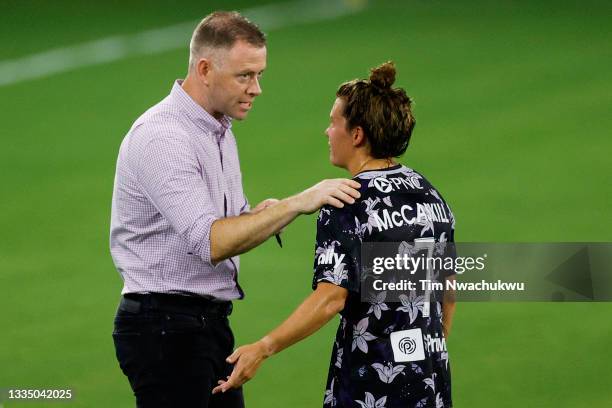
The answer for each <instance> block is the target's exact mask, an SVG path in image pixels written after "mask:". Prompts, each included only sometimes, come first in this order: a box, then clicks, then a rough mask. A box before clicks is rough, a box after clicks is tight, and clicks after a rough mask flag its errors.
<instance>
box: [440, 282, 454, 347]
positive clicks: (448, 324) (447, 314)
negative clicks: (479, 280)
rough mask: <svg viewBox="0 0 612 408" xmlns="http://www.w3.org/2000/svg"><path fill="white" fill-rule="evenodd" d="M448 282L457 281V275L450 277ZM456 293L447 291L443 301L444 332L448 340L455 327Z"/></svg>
mask: <svg viewBox="0 0 612 408" xmlns="http://www.w3.org/2000/svg"><path fill="white" fill-rule="evenodd" d="M446 280H453V281H454V280H455V275H451V276H448V277H447V278H446ZM455 307H456V301H455V291H454V290H452V289H450V290H448V289H447V290H445V291H444V296H443V299H442V330H443V331H444V337H446V338H448V336H449V335H450V332H451V328H452V326H453V315H454V314H455Z"/></svg>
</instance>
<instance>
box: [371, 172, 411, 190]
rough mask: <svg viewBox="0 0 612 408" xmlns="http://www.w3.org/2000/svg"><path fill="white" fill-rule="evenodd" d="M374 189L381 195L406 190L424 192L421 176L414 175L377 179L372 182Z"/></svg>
mask: <svg viewBox="0 0 612 408" xmlns="http://www.w3.org/2000/svg"><path fill="white" fill-rule="evenodd" d="M372 184H374V187H376V189H377V190H378V191H380V192H381V193H390V192H392V191H397V190H401V189H405V190H422V189H423V186H422V185H421V181H420V180H419V176H417V175H416V174H412V175H409V176H406V177H389V178H384V177H377V178H375V179H374V180H372Z"/></svg>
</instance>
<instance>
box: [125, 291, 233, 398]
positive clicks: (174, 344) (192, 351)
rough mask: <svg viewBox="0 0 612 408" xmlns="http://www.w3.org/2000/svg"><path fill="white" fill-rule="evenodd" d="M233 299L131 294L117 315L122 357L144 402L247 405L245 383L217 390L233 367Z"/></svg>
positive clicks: (131, 383) (130, 379) (137, 396)
mask: <svg viewBox="0 0 612 408" xmlns="http://www.w3.org/2000/svg"><path fill="white" fill-rule="evenodd" d="M229 313H231V303H229V302H227V303H221V304H218V303H213V302H210V301H205V300H203V299H195V298H188V297H185V296H179V295H160V294H152V295H125V296H124V297H123V298H122V300H121V303H120V305H119V309H118V311H117V316H116V317H115V328H114V331H113V340H114V342H115V350H116V353H117V360H118V361H119V365H120V367H121V370H122V371H123V373H124V374H125V375H126V376H127V377H128V379H129V381H130V385H131V386H132V390H133V391H134V395H135V396H136V406H137V407H139V408H161V407H164V408H166V407H167V408H218V407H223V408H242V407H244V400H243V396H242V389H237V390H231V391H228V392H226V393H221V394H215V395H212V393H211V392H212V389H213V388H214V387H215V386H216V385H217V381H218V380H219V379H221V378H223V379H225V378H226V377H227V376H228V375H229V374H230V373H231V369H232V367H231V366H230V365H229V364H228V363H226V362H225V358H226V357H227V356H229V355H230V354H231V353H232V350H233V347H234V336H233V334H232V331H231V329H230V327H229V321H228V319H227V315H228V314H229Z"/></svg>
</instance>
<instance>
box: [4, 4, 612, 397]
mask: <svg viewBox="0 0 612 408" xmlns="http://www.w3.org/2000/svg"><path fill="white" fill-rule="evenodd" d="M264 4H266V5H267V6H266V8H263V9H261V8H256V9H255V10H253V9H252V8H253V7H259V6H263V5H264ZM309 4H310V6H306V7H305V5H309ZM246 8H249V9H251V12H253V13H255V12H259V13H260V14H258V15H257V16H258V18H259V19H260V20H258V18H255V20H256V22H258V21H259V22H261V23H262V25H264V27H268V28H269V29H268V35H269V60H268V70H267V72H266V74H265V78H264V81H263V89H264V93H263V95H262V96H261V97H260V98H259V99H258V100H257V101H256V103H255V107H254V110H253V111H252V112H251V114H250V117H249V118H248V120H247V121H246V122H243V123H236V124H235V134H236V135H237V139H238V144H239V148H240V155H241V162H242V170H243V177H244V179H243V182H244V186H245V189H246V191H247V193H248V196H249V198H250V201H251V202H252V203H257V202H259V201H260V200H262V199H264V198H267V197H270V196H275V197H283V196H287V195H290V194H292V193H294V192H296V191H298V190H300V189H302V188H304V187H306V186H309V185H310V184H312V183H314V182H316V181H318V180H319V179H321V178H326V177H336V176H344V173H343V172H342V171H340V170H338V169H334V168H332V167H331V166H330V165H329V163H328V161H327V143H326V142H325V139H324V137H323V130H324V129H325V127H326V124H327V118H328V114H329V110H330V107H331V104H332V102H333V99H334V92H335V90H336V88H337V85H338V84H339V83H340V82H342V81H345V80H348V79H352V78H355V77H363V76H365V75H366V74H367V72H368V69H369V68H370V67H372V66H374V65H377V64H379V63H381V62H383V61H386V60H389V59H391V60H394V61H395V62H396V64H397V67H398V70H399V74H398V79H397V85H399V86H402V87H405V88H406V89H407V90H408V93H409V94H410V95H411V96H412V97H413V98H414V99H415V100H416V108H415V109H416V117H417V122H418V125H417V127H416V131H415V134H414V137H413V142H412V144H411V147H410V148H409V150H408V152H407V154H406V155H405V157H404V158H403V159H402V162H403V163H405V164H407V165H408V166H411V167H414V168H415V169H418V170H419V171H421V172H423V173H424V174H425V175H427V176H428V178H429V179H430V180H431V181H432V182H433V183H434V184H435V185H437V186H438V188H439V189H440V190H441V191H442V192H443V194H444V195H445V197H446V199H447V200H448V201H449V203H450V205H451V206H452V208H453V210H454V213H455V215H456V217H457V220H458V223H457V239H458V240H460V241H480V242H484V241H505V242H530V241H533V242H545V241H610V240H612V232H611V231H612V217H611V216H610V213H609V211H610V207H611V206H610V204H611V203H612V183H611V182H610V173H611V171H610V170H611V165H610V152H611V151H612V141H611V140H610V136H611V134H610V129H612V115H610V108H611V106H612V53H611V52H610V51H611V48H610V44H611V43H612V30H611V29H610V27H611V26H612V25H611V23H612V21H611V20H612V19H611V18H610V16H611V15H612V7H611V6H610V4H609V3H608V2H603V1H602V2H592V1H585V2H580V3H577V2H564V1H555V2H552V1H539V2H528V1H500V2H486V1H473V2H463V1H461V2H440V1H402V2H400V1H390V0H382V1H371V2H369V3H367V2H365V1H353V2H326V3H314V4H313V3H298V4H297V5H296V4H295V3H292V5H290V6H270V2H252V1H233V0H232V1H223V2H221V1H215V2H205V1H181V2H180V3H177V2H162V1H151V0H149V1H146V2H145V1H128V2H120V1H116V0H113V1H107V2H78V1H54V2H44V1H31V0H30V1H4V2H2V5H0V36H1V38H2V42H1V46H0V83H1V85H0V111H1V112H2V114H1V117H2V120H1V122H0V131H1V138H2V149H1V150H0V168H1V170H0V178H1V182H2V190H3V199H2V200H1V201H0V220H1V225H0V226H1V230H2V244H1V245H0V268H1V271H0V291H1V292H0V310H1V311H2V312H1V313H0V316H1V317H0V328H1V331H0V387H19V388H41V387H43V388H63V387H70V388H72V389H73V390H74V392H75V395H76V397H75V399H74V401H73V402H71V403H69V404H68V406H74V407H128V406H133V405H132V401H133V399H132V396H131V391H130V389H129V386H128V384H127V381H126V379H125V378H124V377H123V375H122V374H121V372H120V370H119V368H118V366H117V363H116V360H115V357H114V349H113V346H112V339H111V331H112V319H113V314H114V312H115V308H116V304H117V301H118V298H119V291H120V289H121V281H120V279H119V276H118V274H117V272H116V271H115V270H114V267H113V264H112V261H111V258H110V255H109V251H108V229H109V212H110V198H111V193H112V184H113V175H114V166H115V159H116V154H117V151H118V147H119V144H120V142H121V140H122V138H123V136H124V134H125V133H126V131H127V130H128V129H129V127H130V125H131V124H132V122H133V121H134V119H135V118H136V117H137V116H138V115H140V113H142V112H143V111H144V110H145V109H147V108H148V107H149V106H150V105H152V104H154V103H156V102H157V101H158V100H160V99H161V98H162V97H164V96H165V95H166V94H167V93H168V92H169V90H170V87H171V85H172V81H173V80H174V79H176V78H180V77H183V76H184V73H185V70H186V66H187V39H188V38H189V34H190V33H189V30H190V29H191V28H192V27H193V26H194V24H195V22H196V21H197V19H199V18H201V17H202V16H204V15H206V14H207V13H209V12H210V11H212V10H214V9H238V10H243V9H246ZM262 10H263V11H262ZM279 10H280V11H279ZM264 22H265V24H264ZM182 23H186V24H182ZM164 27H171V29H170V31H161V32H157V31H153V32H151V31H147V30H157V29H160V28H164ZM185 27H186V28H185ZM142 32H146V33H148V34H147V35H145V36H144V37H143V35H142V34H141V33H142ZM155 33H157V34H158V35H157V37H156V36H155ZM102 39H104V41H103V42H99V40H102ZM92 41H94V43H91V42H92ZM84 43H85V44H86V45H85V46H80V48H79V45H80V44H84ZM96 44H97V45H96ZM65 47H68V48H65ZM58 48H60V51H54V52H51V53H48V51H49V50H52V49H56V50H57V49H58ZM40 53H43V54H40ZM62 53H63V54H62ZM32 55H37V57H36V58H32V57H31V56H32ZM58 56H59V57H58ZM71 58H72V59H71ZM96 61H98V62H99V63H98V64H93V65H91V64H90V63H92V62H96ZM314 232H315V216H314V215H313V216H309V217H301V218H300V219H299V220H297V221H296V222H295V223H294V224H292V225H291V226H290V227H289V228H287V230H286V231H285V233H284V236H283V240H284V245H285V247H284V248H283V249H282V250H280V249H279V248H278V247H277V246H276V243H275V242H274V240H271V241H270V242H267V243H265V244H264V245H262V246H261V247H260V248H259V249H257V250H255V251H253V252H252V253H249V254H247V255H245V256H243V261H242V262H243V263H242V270H241V283H242V285H243V287H244V288H245V290H246V292H247V297H246V299H245V300H244V301H241V302H239V303H238V305H237V307H236V308H235V313H234V315H233V316H232V319H231V320H232V324H233V327H234V329H235V333H236V337H237V343H238V344H243V343H245V342H251V341H253V340H256V339H258V338H259V337H260V336H261V335H263V334H264V333H265V332H266V331H268V330H269V329H270V328H272V327H273V326H274V325H276V324H277V323H279V322H280V321H281V320H282V319H284V318H285V317H286V316H287V314H288V313H289V312H290V311H291V310H292V309H293V308H294V307H295V306H296V305H297V304H298V303H299V302H300V301H301V299H302V298H303V297H304V296H306V295H307V294H308V293H309V291H310V282H311V270H312V260H313V243H314ZM611 312H612V306H611V305H610V304H605V303H591V304H587V303H584V304H561V303H554V304H553V303H505V304H501V303H471V304H465V303H464V304H459V305H458V308H457V315H456V321H455V327H454V332H453V335H452V337H451V339H450V341H449V349H450V353H451V364H452V370H453V385H454V388H453V392H454V400H455V405H456V406H457V407H490V406H495V407H516V406H528V407H555V408H558V407H587V406H588V407H610V406H612V391H611V389H610V384H611V383H612V371H611V370H610V362H611V361H612V351H611V348H610V343H611V340H612V324H610V314H611ZM336 325H337V322H336V321H335V320H334V321H333V322H332V323H330V324H329V325H328V326H326V328H325V329H324V330H322V331H321V332H319V333H318V334H316V335H315V336H313V337H312V338H309V339H308V340H306V341H304V342H302V343H301V344H299V345H298V346H296V347H294V348H292V349H290V350H288V351H286V352H284V353H282V354H280V355H278V356H275V357H273V358H272V359H270V360H269V361H268V362H267V363H266V364H265V365H264V366H263V368H262V369H261V370H260V372H259V374H258V376H257V377H256V378H255V379H254V380H253V381H252V382H250V383H249V384H248V385H247V386H246V389H245V394H246V399H247V404H248V406H249V407H287V406H292V407H296V408H297V407H316V406H320V405H321V402H322V398H323V391H324V382H325V378H326V375H327V365H328V362H329V356H330V351H331V343H332V338H333V337H332V336H333V333H334V332H335V328H336ZM14 405H15V406H17V404H13V403H7V404H5V406H8V407H10V406H14ZM47 405H49V403H46V404H39V403H31V404H28V406H30V407H37V406H47ZM58 406H59V405H58Z"/></svg>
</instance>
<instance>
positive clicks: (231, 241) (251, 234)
mask: <svg viewBox="0 0 612 408" xmlns="http://www.w3.org/2000/svg"><path fill="white" fill-rule="evenodd" d="M298 215H300V212H299V211H298V206H297V203H296V202H295V198H294V197H289V198H286V199H284V200H281V201H279V202H278V203H276V204H274V205H272V206H270V207H267V208H265V209H263V210H261V211H258V212H256V213H245V214H242V215H239V216H236V217H228V218H221V219H218V220H217V221H215V222H214V223H213V224H212V227H211V231H210V258H211V261H212V263H214V264H216V263H218V262H220V261H222V260H224V259H227V258H230V257H232V256H235V255H239V254H242V253H244V252H246V251H248V250H249V249H252V248H254V247H256V246H257V245H259V244H261V243H262V242H264V241H265V240H267V239H268V238H270V237H271V236H272V235H274V234H275V233H277V232H278V231H280V230H281V229H282V228H283V227H285V226H286V225H287V224H289V223H290V222H291V221H293V219H295V218H296V217H297V216H298Z"/></svg>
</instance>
